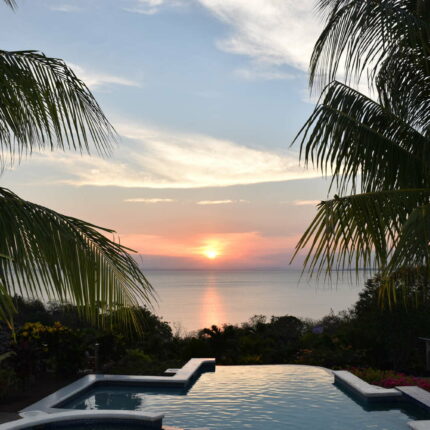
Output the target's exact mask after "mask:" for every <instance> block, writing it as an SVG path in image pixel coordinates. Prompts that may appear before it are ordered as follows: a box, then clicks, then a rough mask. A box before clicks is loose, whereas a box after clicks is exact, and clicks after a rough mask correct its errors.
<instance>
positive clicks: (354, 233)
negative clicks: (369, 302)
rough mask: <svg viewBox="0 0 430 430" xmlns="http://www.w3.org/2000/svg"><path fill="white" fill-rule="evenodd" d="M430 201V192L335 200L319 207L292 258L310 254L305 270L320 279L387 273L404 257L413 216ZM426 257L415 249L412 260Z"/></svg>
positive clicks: (409, 191)
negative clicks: (397, 256) (344, 273)
mask: <svg viewBox="0 0 430 430" xmlns="http://www.w3.org/2000/svg"><path fill="white" fill-rule="evenodd" d="M429 201H430V189H429V188H426V189H402V190H392V191H378V192H373V193H365V194H356V195H351V196H346V197H338V196H335V198H334V199H332V200H329V201H325V202H321V203H320V205H319V206H318V210H317V214H316V216H315V218H314V219H313V221H312V222H311V224H310V226H309V227H308V229H307V230H306V231H305V233H304V234H303V236H302V238H301V239H300V241H299V243H298V244H297V246H296V252H295V255H294V257H295V256H296V255H297V253H298V252H300V251H301V250H303V249H305V248H307V257H306V260H305V268H308V269H309V270H310V271H316V272H318V273H321V272H324V271H326V272H331V271H333V270H342V269H346V268H351V269H360V268H367V269H382V268H386V267H387V265H388V263H389V261H390V258H391V257H392V256H393V255H394V253H395V252H400V251H398V249H400V248H398V247H399V246H400V245H402V243H403V242H402V241H403V240H404V231H403V228H404V225H405V223H406V225H407V222H408V218H409V216H410V214H411V213H414V211H415V210H421V209H418V208H422V207H425V206H426V205H428V203H429ZM411 222H413V219H412V220H411ZM421 225H422V224H420V226H421ZM426 226H428V224H426ZM420 228H421V227H420ZM405 249H406V248H405ZM395 250H397V251H395ZM423 252H424V251H423V250H422V249H421V248H417V249H416V250H415V251H414V254H413V255H415V256H416V257H415V258H417V259H419V258H422V257H423V255H422V253H423ZM426 252H428V251H426ZM294 257H293V258H294ZM412 258H413V257H412Z"/></svg>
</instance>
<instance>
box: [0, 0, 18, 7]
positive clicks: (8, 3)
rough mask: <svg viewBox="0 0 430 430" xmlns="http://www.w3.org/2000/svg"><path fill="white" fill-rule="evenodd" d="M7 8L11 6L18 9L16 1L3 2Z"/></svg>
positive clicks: (7, 0) (6, 0) (5, 0)
mask: <svg viewBox="0 0 430 430" xmlns="http://www.w3.org/2000/svg"><path fill="white" fill-rule="evenodd" d="M3 1H4V2H5V3H6V5H7V6H9V7H10V8H11V9H15V8H16V1H15V0H3Z"/></svg>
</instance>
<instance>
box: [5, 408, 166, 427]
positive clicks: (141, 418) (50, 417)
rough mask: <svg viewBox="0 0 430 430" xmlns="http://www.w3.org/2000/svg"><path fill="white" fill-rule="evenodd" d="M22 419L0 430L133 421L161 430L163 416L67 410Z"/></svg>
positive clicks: (35, 413)
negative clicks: (100, 421) (107, 421)
mask: <svg viewBox="0 0 430 430" xmlns="http://www.w3.org/2000/svg"><path fill="white" fill-rule="evenodd" d="M20 415H21V416H22V419H18V420H15V421H10V422H8V423H5V424H1V425H0V430H20V429H28V428H33V427H34V426H39V425H44V424H53V423H63V424H64V423H66V422H76V421H85V422H88V421H92V420H94V421H97V420H109V422H112V421H115V420H117V421H133V422H136V423H142V424H143V425H144V428H147V429H154V430H161V428H162V421H163V418H164V414H158V413H148V412H145V413H144V412H141V411H107V410H84V411H76V410H68V411H65V412H56V413H46V412H42V411H28V412H22V413H20Z"/></svg>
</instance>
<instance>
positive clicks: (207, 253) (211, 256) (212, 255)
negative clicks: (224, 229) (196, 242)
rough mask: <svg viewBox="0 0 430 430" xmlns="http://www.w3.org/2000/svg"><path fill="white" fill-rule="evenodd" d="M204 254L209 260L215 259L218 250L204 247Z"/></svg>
mask: <svg viewBox="0 0 430 430" xmlns="http://www.w3.org/2000/svg"><path fill="white" fill-rule="evenodd" d="M204 254H205V256H206V257H207V258H209V260H215V258H217V257H218V255H219V254H218V251H215V249H206V250H205V251H204Z"/></svg>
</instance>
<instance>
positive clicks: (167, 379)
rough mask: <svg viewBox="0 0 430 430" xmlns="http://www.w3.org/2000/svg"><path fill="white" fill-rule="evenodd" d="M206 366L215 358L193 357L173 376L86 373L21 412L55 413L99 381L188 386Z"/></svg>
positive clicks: (213, 365) (212, 365) (213, 363)
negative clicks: (66, 402) (61, 406)
mask: <svg viewBox="0 0 430 430" xmlns="http://www.w3.org/2000/svg"><path fill="white" fill-rule="evenodd" d="M204 366H210V367H211V368H214V367H215V359H214V358H192V359H191V360H189V361H188V362H187V363H186V364H185V365H184V366H183V367H182V368H180V369H175V370H176V373H175V374H174V375H173V376H138V375H103V374H100V375H95V374H92V375H86V376H84V377H82V378H80V379H78V380H77V381H75V382H73V383H72V384H69V385H66V386H65V387H63V388H61V389H60V390H58V391H56V392H55V393H52V394H50V395H49V396H47V397H45V398H43V399H42V400H39V401H38V402H36V403H33V404H32V405H30V406H27V407H26V408H24V409H22V410H21V411H20V412H29V411H42V412H45V413H48V414H53V413H57V412H61V411H67V409H61V408H58V407H56V405H59V404H61V403H63V402H64V401H65V400H67V399H68V398H70V397H72V396H74V395H76V394H78V393H79V392H80V391H82V390H85V389H87V388H89V387H90V386H91V385H93V384H95V383H98V382H113V383H124V384H139V385H146V386H157V387H186V386H187V385H189V384H190V383H191V382H192V381H193V378H195V377H196V376H197V375H198V372H199V371H200V370H201V368H202V367H204Z"/></svg>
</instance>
